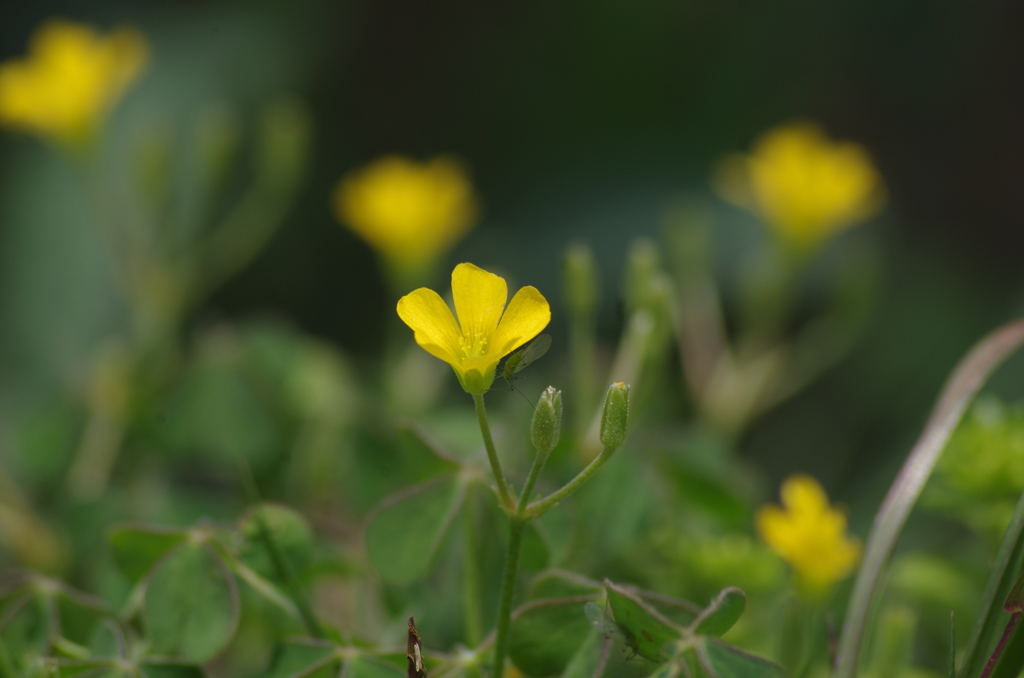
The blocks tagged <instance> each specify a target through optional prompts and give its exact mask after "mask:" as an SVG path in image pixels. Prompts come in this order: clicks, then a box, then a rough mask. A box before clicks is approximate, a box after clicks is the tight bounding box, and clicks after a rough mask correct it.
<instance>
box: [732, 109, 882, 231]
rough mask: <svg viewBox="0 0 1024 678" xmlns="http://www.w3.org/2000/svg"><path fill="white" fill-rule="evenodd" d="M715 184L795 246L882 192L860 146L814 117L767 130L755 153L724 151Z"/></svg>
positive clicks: (868, 207) (876, 202) (861, 213)
mask: <svg viewBox="0 0 1024 678" xmlns="http://www.w3.org/2000/svg"><path fill="white" fill-rule="evenodd" d="M714 184H715V189H716V191H717V192H718V194H719V195H720V196H722V197H723V198H725V199H726V200H729V201H731V202H734V203H736V204H737V205H740V206H741V207H745V208H747V209H749V210H751V211H753V212H755V213H756V214H758V215H759V216H760V217H761V218H762V219H764V220H765V221H766V222H767V223H768V225H769V226H770V227H771V228H773V229H774V230H775V231H776V233H777V234H778V235H779V236H780V237H781V238H782V239H783V240H784V241H786V242H787V243H789V244H791V245H794V246H796V247H798V248H804V247H810V246H813V245H816V244H818V243H819V242H821V241H824V240H825V239H827V238H828V237H829V236H832V235H834V234H835V233H838V232H839V231H842V230H844V229H846V228H848V227H850V226H852V225H853V224H855V223H856V222H857V221H860V220H863V219H865V218H867V217H869V216H871V215H873V214H874V213H875V212H877V211H878V210H879V209H880V208H881V206H882V203H883V202H884V194H885V191H884V187H883V185H882V180H881V177H879V175H878V172H877V171H876V170H875V168H874V165H872V163H871V159H870V158H869V157H868V154H867V151H865V150H864V148H863V147H861V146H859V145H858V144H855V143H850V142H834V141H832V140H830V139H829V138H828V137H827V136H826V135H825V133H824V131H822V129H821V128H820V127H818V126H817V125H815V124H813V123H809V122H796V123H791V124H788V125H783V126H781V127H776V128H775V129H773V130H770V131H769V132H767V133H766V134H764V135H763V136H762V137H761V138H760V139H759V140H758V141H757V143H756V144H755V146H754V152H753V154H752V155H742V154H733V155H730V156H727V157H725V158H724V159H723V160H722V161H721V162H720V163H719V165H718V167H717V168H716V171H715V178H714Z"/></svg>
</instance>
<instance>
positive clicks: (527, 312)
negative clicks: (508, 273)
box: [491, 286, 551, 357]
mask: <svg viewBox="0 0 1024 678" xmlns="http://www.w3.org/2000/svg"><path fill="white" fill-rule="evenodd" d="M549 322H551V307H550V306H548V300H547V299H545V298H544V295H542V294H541V293H540V292H539V291H538V290H537V288H536V287H529V286H527V287H524V288H522V289H521V290H519V291H518V292H516V295H515V296H514V297H512V301H511V302H509V305H508V308H507V309H505V315H503V316H502V317H501V322H500V323H499V324H498V329H497V331H496V332H495V333H494V338H493V339H492V340H491V346H492V347H493V348H492V350H491V353H493V354H494V355H496V356H498V357H501V356H504V355H507V354H509V353H511V352H512V351H514V350H516V349H517V348H519V347H520V346H522V345H523V344H525V343H526V342H528V341H529V340H530V339H533V338H534V337H535V336H537V335H538V334H540V331H541V330H542V329H544V328H545V327H547V325H548V323H549Z"/></svg>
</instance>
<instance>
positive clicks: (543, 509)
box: [524, 447, 617, 520]
mask: <svg viewBox="0 0 1024 678" xmlns="http://www.w3.org/2000/svg"><path fill="white" fill-rule="evenodd" d="M616 449H617V448H614V447H606V448H604V449H603V450H602V451H601V454H599V455H597V456H596V457H595V458H594V460H593V461H592V462H590V464H588V465H587V467H586V468H585V469H583V470H582V471H580V472H579V473H578V474H577V475H576V477H575V478H573V479H572V480H570V481H569V482H568V483H566V484H565V486H564V487H562V489H560V490H558V491H557V492H553V493H552V494H549V495H548V496H546V497H544V498H543V499H538V500H537V501H535V502H533V503H532V504H530V505H529V506H527V507H526V511H525V513H524V517H526V518H529V519H530V520H532V519H534V518H538V517H540V516H542V515H544V514H545V513H547V512H548V511H550V510H551V509H553V508H554V507H555V506H557V505H558V503H559V502H561V501H562V500H563V499H565V498H566V497H568V496H569V495H571V494H572V493H573V492H575V491H576V490H578V489H579V488H580V485H582V484H583V483H585V482H587V480H589V479H590V476H592V475H594V474H595V473H597V470H598V469H599V468H601V467H602V466H604V463H605V462H606V461H608V460H609V459H611V457H612V455H613V454H615V450H616Z"/></svg>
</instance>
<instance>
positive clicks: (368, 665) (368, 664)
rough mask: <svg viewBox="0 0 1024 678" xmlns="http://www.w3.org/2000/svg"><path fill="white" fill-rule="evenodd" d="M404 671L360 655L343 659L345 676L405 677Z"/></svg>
mask: <svg viewBox="0 0 1024 678" xmlns="http://www.w3.org/2000/svg"><path fill="white" fill-rule="evenodd" d="M405 676H406V671H404V670H403V669H400V668H399V667H397V666H396V665H394V664H392V663H390V662H386V661H383V660H381V659H377V658H376V657H371V656H368V655H360V656H358V657H353V658H351V659H348V660H346V661H345V678H405Z"/></svg>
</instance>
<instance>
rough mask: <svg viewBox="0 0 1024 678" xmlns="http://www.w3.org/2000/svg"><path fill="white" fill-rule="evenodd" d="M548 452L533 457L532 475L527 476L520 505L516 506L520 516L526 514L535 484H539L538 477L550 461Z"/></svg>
mask: <svg viewBox="0 0 1024 678" xmlns="http://www.w3.org/2000/svg"><path fill="white" fill-rule="evenodd" d="M548 454H549V453H545V452H537V456H536V457H534V458H533V466H532V467H531V468H530V475H528V476H526V484H525V485H523V493H522V494H521V495H520V496H519V505H518V506H517V507H516V515H517V516H519V517H520V518H523V517H525V515H526V503H527V502H528V501H530V495H531V494H533V486H534V485H536V484H537V478H539V477H540V472H541V470H543V468H544V464H546V463H547V461H548Z"/></svg>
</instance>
